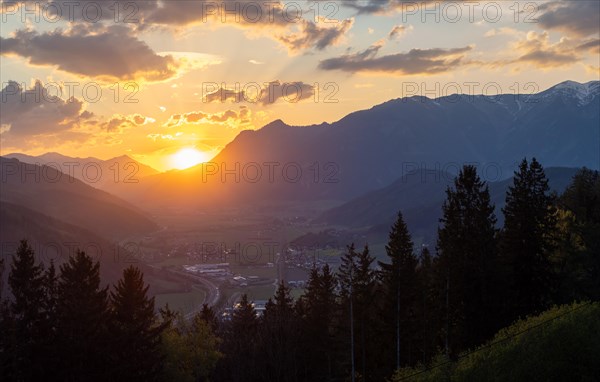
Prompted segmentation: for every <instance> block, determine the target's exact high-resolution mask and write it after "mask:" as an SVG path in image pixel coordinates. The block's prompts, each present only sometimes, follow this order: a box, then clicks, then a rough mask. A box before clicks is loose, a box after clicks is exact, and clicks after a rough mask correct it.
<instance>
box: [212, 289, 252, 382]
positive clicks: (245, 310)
mask: <svg viewBox="0 0 600 382" xmlns="http://www.w3.org/2000/svg"><path fill="white" fill-rule="evenodd" d="M257 336H258V317H257V315H256V310H255V309H254V305H253V303H251V302H250V301H249V300H248V295H246V294H243V295H242V297H241V300H240V302H239V304H238V305H237V306H236V308H235V309H234V310H233V312H232V314H231V320H230V321H229V322H227V323H226V324H225V328H224V338H223V353H224V354H225V357H224V358H223V360H222V362H221V363H219V367H218V370H217V373H218V375H219V377H220V379H223V380H228V381H233V382H246V381H249V382H250V381H256V380H258V378H257V376H256V375H252V374H250V373H249V371H248V370H252V369H254V368H255V366H256V363H257Z"/></svg>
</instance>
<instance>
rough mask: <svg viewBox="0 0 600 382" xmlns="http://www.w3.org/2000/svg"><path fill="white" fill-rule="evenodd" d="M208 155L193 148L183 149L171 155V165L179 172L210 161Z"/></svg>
mask: <svg viewBox="0 0 600 382" xmlns="http://www.w3.org/2000/svg"><path fill="white" fill-rule="evenodd" d="M208 159H209V158H208V155H207V154H206V153H204V152H202V151H198V150H196V149H193V148H185V149H181V150H179V151H178V152H176V153H175V154H173V155H171V158H170V162H171V165H172V166H173V167H174V168H176V169H179V170H183V169H186V168H190V167H192V166H195V165H197V164H200V163H202V162H206V161H207V160H208Z"/></svg>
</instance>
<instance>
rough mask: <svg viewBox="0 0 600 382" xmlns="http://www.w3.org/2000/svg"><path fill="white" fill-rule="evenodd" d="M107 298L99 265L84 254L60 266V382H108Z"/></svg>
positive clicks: (58, 304)
mask: <svg viewBox="0 0 600 382" xmlns="http://www.w3.org/2000/svg"><path fill="white" fill-rule="evenodd" d="M107 297H108V287H105V288H101V287H100V264H99V263H98V262H94V261H93V260H92V258H90V257H89V256H88V255H86V254H85V252H82V251H77V253H76V254H75V255H73V256H71V257H70V258H69V260H68V261H67V262H66V263H65V264H63V265H62V266H61V267H60V277H59V280H58V303H57V305H56V317H57V322H56V331H57V334H56V338H57V348H58V349H57V350H58V351H57V356H58V365H57V367H56V370H58V371H59V375H60V379H61V380H62V381H68V382H71V381H73V382H75V381H106V380H107V379H110V377H109V374H108V373H109V371H110V370H109V369H110V368H109V367H107V365H110V363H109V361H110V360H109V358H108V355H109V354H110V353H111V352H112V351H113V349H110V348H109V347H108V341H109V338H110V334H109V332H108V330H107V323H108V318H109V314H108V298H107ZM124 362H126V360H124Z"/></svg>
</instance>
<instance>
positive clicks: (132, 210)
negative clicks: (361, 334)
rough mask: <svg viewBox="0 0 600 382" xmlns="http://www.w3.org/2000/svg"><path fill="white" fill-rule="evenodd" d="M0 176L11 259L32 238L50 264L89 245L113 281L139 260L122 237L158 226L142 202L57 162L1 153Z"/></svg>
mask: <svg viewBox="0 0 600 382" xmlns="http://www.w3.org/2000/svg"><path fill="white" fill-rule="evenodd" d="M61 159H62V158H61ZM0 179H1V186H2V188H1V190H0V243H1V244H2V256H8V257H7V259H8V260H9V264H10V256H9V255H11V253H14V250H15V249H16V245H18V242H19V241H20V240H21V239H28V241H29V243H30V244H31V245H32V246H33V248H34V250H35V251H36V254H37V255H38V256H39V257H38V260H40V261H43V262H45V263H46V264H48V262H49V260H50V259H54V260H55V262H56V264H57V266H58V265H60V264H62V263H63V262H64V261H66V260H67V259H68V256H69V255H70V254H72V253H74V251H75V250H76V249H81V250H84V251H87V252H88V254H90V255H91V256H92V257H94V258H95V259H97V260H100V262H101V263H102V267H101V271H102V275H103V281H104V282H114V281H116V280H117V279H118V278H120V277H121V271H122V269H123V268H125V267H127V266H128V265H129V261H131V260H132V259H133V260H135V259H134V258H133V257H132V255H131V253H130V252H128V251H127V250H126V249H124V248H123V247H121V246H120V244H119V241H120V240H123V239H127V238H129V237H131V236H134V235H141V234H146V233H150V232H152V231H155V230H157V229H158V226H157V225H156V223H154V222H153V221H152V220H151V219H149V218H148V217H147V216H146V215H145V213H144V212H142V211H141V210H139V209H138V208H137V207H134V206H133V205H131V204H129V203H127V202H126V201H124V200H122V199H119V198H117V197H115V196H113V195H111V194H109V193H107V192H105V191H102V190H98V189H96V188H93V187H91V186H89V185H87V184H86V183H84V182H82V181H80V180H78V179H75V178H73V177H70V176H68V175H66V174H64V173H61V172H59V171H57V170H56V166H46V165H41V166H38V165H35V164H28V163H24V162H20V161H19V160H17V159H14V158H13V159H9V158H4V157H0ZM138 266H141V267H144V266H143V265H142V264H138ZM4 277H6V274H5V275H4ZM149 277H152V276H151V275H150V276H149Z"/></svg>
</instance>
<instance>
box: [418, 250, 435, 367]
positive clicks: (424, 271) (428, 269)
mask: <svg viewBox="0 0 600 382" xmlns="http://www.w3.org/2000/svg"><path fill="white" fill-rule="evenodd" d="M417 277H418V280H419V282H418V284H419V292H418V294H417V300H418V301H417V305H418V306H419V309H418V316H417V317H418V322H419V325H418V327H417V329H416V332H417V333H419V335H418V338H420V343H419V344H418V346H419V348H420V349H421V356H422V363H423V364H424V365H425V364H427V362H429V361H430V360H431V358H432V357H433V356H434V355H435V352H436V350H437V348H436V334H437V333H438V331H439V328H440V325H439V317H440V315H439V310H440V309H439V304H437V302H438V301H436V299H435V289H434V287H435V278H434V259H433V258H432V256H431V253H430V252H429V248H428V247H427V246H423V247H422V249H421V254H420V256H419V266H418V268H417Z"/></svg>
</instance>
